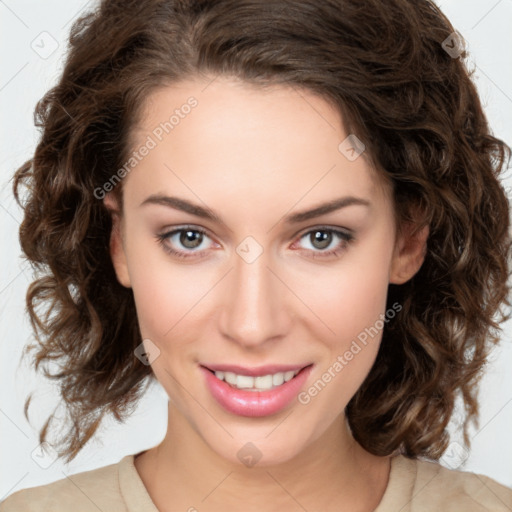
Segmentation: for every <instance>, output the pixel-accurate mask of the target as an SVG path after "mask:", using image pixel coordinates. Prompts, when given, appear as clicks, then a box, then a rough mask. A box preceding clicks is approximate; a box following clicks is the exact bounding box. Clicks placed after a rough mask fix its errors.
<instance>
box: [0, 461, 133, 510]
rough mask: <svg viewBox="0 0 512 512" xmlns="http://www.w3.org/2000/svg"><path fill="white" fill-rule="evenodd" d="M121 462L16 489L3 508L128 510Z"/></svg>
mask: <svg viewBox="0 0 512 512" xmlns="http://www.w3.org/2000/svg"><path fill="white" fill-rule="evenodd" d="M128 457H130V456H127V457H125V459H126V458H128ZM123 460H124V459H123ZM121 462H122V461H121ZM119 464H120V463H117V464H111V465H109V466H104V467H101V468H98V469H93V470H90V471H84V472H82V473H76V474H74V475H67V476H66V477H65V478H62V479H60V480H57V481H56V482H52V483H50V484H46V485H40V486H37V487H32V488H28V489H23V490H21V491H17V492H15V493H14V494H11V495H10V496H9V497H8V498H6V499H5V500H4V501H3V502H2V503H1V504H0V512H21V511H23V512H40V511H52V512H61V511H62V512H64V511H65V512H69V511H73V512H90V511H94V512H97V511H98V510H105V511H106V510H108V511H109V512H125V511H126V507H125V505H124V501H123V498H122V495H121V492H120V487H119V470H118V466H119Z"/></svg>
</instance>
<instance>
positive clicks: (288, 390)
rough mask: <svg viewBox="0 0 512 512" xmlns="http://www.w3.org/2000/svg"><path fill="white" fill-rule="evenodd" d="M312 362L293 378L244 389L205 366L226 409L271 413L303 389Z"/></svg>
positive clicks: (208, 382)
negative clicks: (264, 388)
mask: <svg viewBox="0 0 512 512" xmlns="http://www.w3.org/2000/svg"><path fill="white" fill-rule="evenodd" d="M312 368H313V365H309V366H308V367H306V368H304V369H302V370H301V371H300V372H299V373H298V374H297V375H296V376H295V377H294V378H293V379H291V380H289V381H288V382H285V383H284V384H282V385H281V386H278V387H276V388H274V389H269V390H268V391H244V390H242V389H237V388H234V387H231V386H230V385H229V384H228V383H227V382H224V381H223V380H220V379H218V378H217V377H215V374H213V373H212V372H211V371H210V370H207V369H206V368H205V367H204V366H201V367H200V369H201V371H202V372H203V374H204V376H205V379H206V385H207V386H208V389H209V390H210V393H211V394H212V395H213V398H215V400H217V402H218V403H219V404H220V405H221V406H222V407H223V408H224V409H226V410H227V411H229V412H231V413H233V414H237V415H239V416H251V417H257V416H269V415H271V414H276V413H278V412H279V411H281V410H282V409H284V408H285V407H286V406H287V405H288V404H289V403H290V402H291V401H292V400H293V399H294V398H295V397H296V396H297V395H298V394H299V392H300V389H301V388H302V386H303V385H304V383H305V382H306V380H307V378H308V376H309V374H310V373H311V369H312Z"/></svg>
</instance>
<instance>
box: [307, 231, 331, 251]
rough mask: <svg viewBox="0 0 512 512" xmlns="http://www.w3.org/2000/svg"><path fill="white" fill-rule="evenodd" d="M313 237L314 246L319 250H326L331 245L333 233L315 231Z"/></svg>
mask: <svg viewBox="0 0 512 512" xmlns="http://www.w3.org/2000/svg"><path fill="white" fill-rule="evenodd" d="M312 235H313V237H314V240H313V246H314V247H316V248H317V249H325V248H326V247H329V245H330V244H331V241H332V233H329V232H327V231H315V232H314V233H312Z"/></svg>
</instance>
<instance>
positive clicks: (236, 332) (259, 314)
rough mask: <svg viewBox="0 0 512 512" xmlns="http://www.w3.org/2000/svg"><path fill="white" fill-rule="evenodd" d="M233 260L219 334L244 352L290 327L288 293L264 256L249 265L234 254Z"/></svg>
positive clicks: (223, 302) (279, 335)
mask: <svg viewBox="0 0 512 512" xmlns="http://www.w3.org/2000/svg"><path fill="white" fill-rule="evenodd" d="M234 260H235V261H234V268H233V270H232V271H231V272H230V273H229V275H228V276H227V281H228V282H227V283H226V288H225V289H224V290H225V291H224V293H225V297H224V300H223V301H222V310H221V312H220V317H219V323H220V330H221V333H222V334H223V335H224V336H225V337H226V338H228V339H230V340H231V341H234V342H236V343H238V344H239V345H243V346H244V347H246V348H251V347H252V348H257V347H260V346H264V345H266V342H267V341H271V340H273V341H276V340H277V339H279V338H282V337H283V336H284V335H285V334H286V332H287V331H288V329H289V328H290V325H291V322H290V320H291V319H290V312H289V308H288V307H287V304H286V302H287V297H286V292H287V290H286V287H285V286H284V285H283V283H282V282H281V281H280V280H279V279H278V278H277V277H276V272H275V271H273V270H271V268H270V266H269V261H268V259H267V257H266V253H265V252H264V253H263V254H262V255H261V256H260V257H259V258H257V259H256V261H252V262H250V263H248V262H247V261H245V260H244V259H243V258H242V257H239V256H238V255H237V254H236V255H234Z"/></svg>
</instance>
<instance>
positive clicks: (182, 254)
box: [156, 226, 210, 258]
mask: <svg viewBox="0 0 512 512" xmlns="http://www.w3.org/2000/svg"><path fill="white" fill-rule="evenodd" d="M156 238H157V241H158V242H159V243H160V245H161V246H162V247H163V248H164V250H165V251H166V252H167V253H169V254H172V255H173V256H177V257H178V258H189V257H193V256H198V255H201V254H202V253H203V251H205V250H207V249H208V248H209V247H208V244H203V242H205V241H206V240H209V239H210V237H209V236H208V235H207V233H206V231H204V230H202V229H199V228H197V227H193V226H184V227H181V228H177V229H173V230H172V231H168V232H167V233H163V234H160V235H157V236H156Z"/></svg>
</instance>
